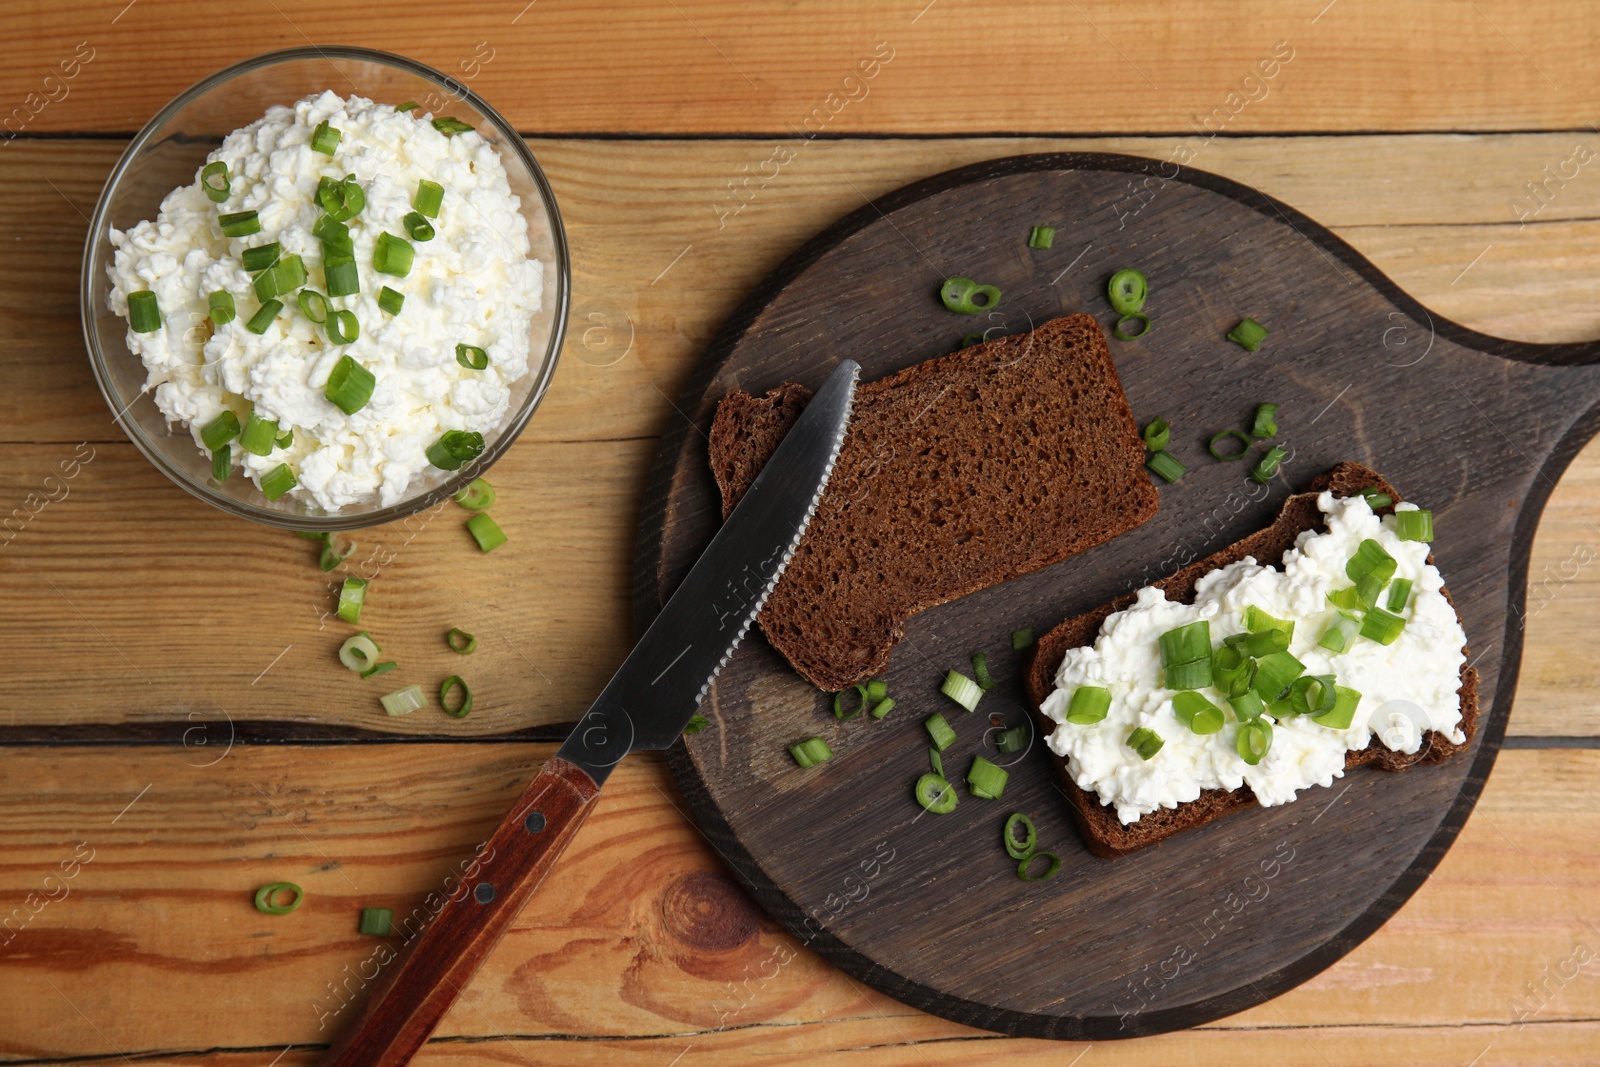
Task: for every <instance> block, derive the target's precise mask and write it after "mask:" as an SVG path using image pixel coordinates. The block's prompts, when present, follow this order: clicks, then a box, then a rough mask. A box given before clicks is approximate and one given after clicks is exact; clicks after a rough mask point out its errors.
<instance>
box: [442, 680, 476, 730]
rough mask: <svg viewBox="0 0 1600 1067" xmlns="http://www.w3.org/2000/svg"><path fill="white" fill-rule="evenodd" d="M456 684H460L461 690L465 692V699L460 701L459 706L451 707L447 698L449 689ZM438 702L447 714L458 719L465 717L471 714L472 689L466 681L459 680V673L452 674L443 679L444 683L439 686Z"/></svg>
mask: <svg viewBox="0 0 1600 1067" xmlns="http://www.w3.org/2000/svg"><path fill="white" fill-rule="evenodd" d="M457 686H460V687H461V692H462V693H464V694H466V699H465V700H463V701H462V702H461V706H460V707H459V708H452V707H451V706H450V701H449V699H448V698H449V696H450V690H452V689H454V688H456V687H457ZM439 703H440V705H441V706H443V708H444V710H445V713H446V714H447V715H454V716H455V717H456V718H458V719H465V718H466V717H467V716H468V715H471V714H472V690H471V689H470V688H468V686H467V683H466V682H463V681H462V680H461V675H459V674H452V675H451V676H450V677H448V678H446V679H445V680H444V684H443V685H441V686H440V687H439Z"/></svg>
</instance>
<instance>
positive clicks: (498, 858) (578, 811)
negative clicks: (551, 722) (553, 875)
mask: <svg viewBox="0 0 1600 1067" xmlns="http://www.w3.org/2000/svg"><path fill="white" fill-rule="evenodd" d="M599 793H600V787H599V786H597V785H595V783H594V780H593V779H591V778H590V777H589V775H588V774H587V773H586V772H585V771H583V770H582V769H581V768H579V767H578V766H576V765H575V764H572V763H569V762H567V761H566V760H564V759H560V758H552V759H551V760H549V761H548V762H547V763H545V765H544V766H543V767H542V768H540V770H539V774H538V775H537V776H536V777H535V778H534V779H533V781H532V782H531V783H529V785H528V788H527V790H525V791H524V792H523V794H522V797H521V799H520V800H518V801H517V804H516V806H515V807H514V808H512V809H511V814H509V815H507V816H506V818H505V819H504V820H503V821H502V822H501V823H500V825H499V827H498V828H496V829H495V831H494V833H493V834H492V835H491V836H490V837H489V840H487V841H486V842H484V843H483V845H482V846H480V847H479V850H478V855H477V856H476V857H475V859H474V860H473V861H472V862H471V863H470V864H469V865H467V867H466V868H465V870H464V871H463V872H462V875H461V877H460V878H459V879H457V878H455V877H454V876H452V877H451V878H447V879H445V886H444V887H443V888H444V892H443V893H440V894H436V895H434V896H431V897H429V900H430V901H436V900H442V901H443V904H442V905H440V906H438V908H437V913H436V914H433V913H432V906H431V905H425V906H424V907H422V908H419V909H418V911H417V912H414V913H412V914H413V916H417V918H416V919H413V918H412V917H409V916H408V917H406V918H405V919H402V920H401V924H400V926H399V927H398V928H397V930H396V932H397V933H402V934H405V933H407V932H408V929H409V930H410V933H411V936H410V937H409V938H408V941H407V945H406V947H404V948H402V949H401V952H400V954H399V955H398V957H397V958H394V959H392V960H391V961H390V962H389V963H388V965H387V967H385V969H384V970H385V973H384V974H383V975H382V976H381V977H380V978H379V980H378V983H377V984H376V985H375V986H374V987H373V990H372V995H371V998H370V999H369V1000H368V1001H367V1004H366V1007H365V1008H364V1009H363V1010H362V1012H361V1015H360V1016H359V1017H358V1018H357V1019H356V1020H354V1022H353V1024H352V1025H351V1026H350V1029H349V1030H348V1031H346V1032H345V1034H344V1035H343V1037H342V1038H340V1040H339V1041H338V1042H337V1043H336V1044H335V1045H334V1046H333V1048H332V1050H331V1051H330V1052H329V1053H328V1058H327V1060H325V1061H324V1062H325V1063H326V1064H328V1065H330V1067H401V1065H402V1064H405V1063H406V1062H408V1061H409V1060H410V1059H411V1057H412V1056H413V1055H415V1054H416V1051H417V1050H418V1049H420V1048H421V1047H422V1045H423V1043H424V1042H425V1041H427V1040H428V1035H429V1034H431V1033H433V1029H434V1027H436V1026H438V1025H439V1020H440V1019H442V1018H444V1014H445V1012H446V1011H448V1010H449V1008H450V1005H451V1004H452V1003H454V1002H455V999H456V997H457V996H459V995H460V994H461V990H462V989H464V988H465V987H466V985H467V983H468V982H469V981H470V980H471V978H472V975H473V973H474V972H475V971H477V969H478V967H479V966H480V965H481V964H482V963H483V961H484V960H485V959H487V958H488V956H489V953H490V952H492V951H493V950H494V946H495V945H496V944H497V943H498V942H499V941H500V938H501V937H502V936H503V935H504V934H505V932H506V930H508V929H510V927H511V924H512V922H513V921H515V919H516V917H517V915H518V914H519V913H520V912H521V911H522V908H523V905H525V904H526V903H527V902H528V898H529V897H531V896H532V895H533V891H534V890H535V889H537V888H538V887H539V883H540V882H541V881H543V880H544V876H545V874H546V873H547V872H548V871H549V870H550V868H551V867H552V866H554V865H555V862H556V859H557V858H558V857H559V856H560V855H561V853H562V851H563V850H564V849H565V848H566V847H567V842H569V841H571V840H572V838H573V836H574V835H575V834H576V833H577V832H578V827H580V826H582V825H583V820H584V819H585V818H586V817H587V816H588V814H589V811H590V809H591V807H593V804H594V799H595V797H597V796H598V795H599ZM452 881H456V882H457V883H458V884H456V885H454V886H451V884H450V883H451V882H452ZM418 913H420V915H419V914H418ZM430 914H431V915H432V917H431V918H427V916H428V915H430ZM424 918H426V924H425V925H422V926H421V929H420V931H419V930H416V929H413V928H412V927H414V926H415V924H417V923H421V922H422V920H423V919H424ZM419 933H420V936H417V935H418V934H419Z"/></svg>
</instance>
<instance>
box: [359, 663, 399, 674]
mask: <svg viewBox="0 0 1600 1067" xmlns="http://www.w3.org/2000/svg"><path fill="white" fill-rule="evenodd" d="M399 669H400V664H398V663H396V662H395V661H394V660H392V659H391V660H385V661H384V662H382V663H374V664H373V665H372V666H370V667H368V668H367V669H366V670H364V671H362V672H361V677H363V678H373V677H376V676H377V675H380V674H388V673H389V672H390V671H397V670H399Z"/></svg>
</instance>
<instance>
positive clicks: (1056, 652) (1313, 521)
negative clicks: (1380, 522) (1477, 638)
mask: <svg viewBox="0 0 1600 1067" xmlns="http://www.w3.org/2000/svg"><path fill="white" fill-rule="evenodd" d="M1368 487H1376V488H1377V489H1378V491H1379V492H1382V493H1387V494H1388V495H1389V496H1390V497H1391V498H1393V500H1395V501H1396V502H1398V501H1400V500H1401V496H1400V493H1399V491H1398V490H1396V489H1395V487H1394V486H1392V485H1390V484H1389V483H1388V482H1387V481H1386V480H1384V478H1383V477H1382V476H1380V475H1379V474H1378V473H1377V472H1376V471H1374V470H1372V469H1371V468H1369V467H1366V466H1363V465H1362V464H1360V463H1349V462H1347V463H1340V464H1339V465H1338V466H1336V467H1334V468H1333V469H1332V470H1330V471H1328V472H1326V473H1325V474H1322V475H1319V476H1318V477H1317V478H1316V479H1315V480H1313V481H1312V482H1311V484H1310V485H1309V486H1307V487H1306V490H1305V491H1304V492H1301V493H1297V494H1295V495H1294V496H1291V497H1290V498H1289V499H1288V500H1286V501H1284V504H1283V508H1282V509H1281V510H1280V511H1279V512H1278V517H1277V518H1276V519H1275V520H1273V522H1272V525H1270V526H1267V527H1266V528H1264V529H1261V530H1257V531H1256V532H1255V533H1253V534H1250V535H1249V536H1247V537H1244V538H1242V539H1241V540H1238V541H1235V542H1234V543H1233V544H1231V545H1229V546H1228V547H1226V548H1224V549H1221V550H1220V551H1218V552H1215V553H1213V554H1212V555H1210V556H1207V557H1206V558H1205V559H1202V560H1198V561H1196V562H1194V563H1191V564H1189V565H1188V566H1187V567H1184V568H1182V569H1181V570H1179V571H1176V572H1174V573H1173V574H1170V575H1168V576H1167V577H1165V578H1163V579H1161V580H1160V581H1158V582H1155V583H1153V584H1154V585H1155V586H1156V587H1157V588H1159V589H1161V590H1162V591H1163V592H1165V593H1166V595H1167V598H1168V599H1169V600H1177V601H1182V602H1184V603H1192V602H1193V601H1194V594H1195V583H1196V582H1198V581H1199V580H1200V578H1201V576H1203V575H1205V574H1208V573H1210V572H1211V571H1214V570H1217V569H1218V568H1220V567H1225V566H1227V565H1228V564H1230V563H1236V562H1238V561H1239V560H1241V559H1243V558H1244V557H1246V556H1253V557H1255V559H1256V560H1257V561H1260V562H1263V563H1266V562H1271V563H1272V564H1273V565H1277V564H1279V563H1281V561H1282V559H1283V554H1284V553H1285V552H1287V551H1288V550H1289V549H1290V548H1293V547H1294V543H1295V539H1296V538H1298V537H1299V536H1300V534H1301V533H1303V532H1305V531H1307V530H1319V529H1322V528H1323V521H1322V512H1321V511H1320V510H1319V509H1318V507H1317V496H1318V495H1319V494H1320V493H1322V491H1323V490H1325V489H1331V490H1332V491H1333V493H1334V495H1335V496H1352V495H1354V494H1356V493H1359V492H1360V491H1361V490H1363V489H1366V488H1368ZM1378 510H1379V512H1380V513H1385V512H1389V511H1392V510H1393V506H1392V505H1391V506H1389V507H1388V508H1380V509H1378ZM1428 561H1429V562H1430V563H1431V562H1432V561H1433V556H1432V554H1431V553H1430V554H1429V556H1428ZM1443 592H1444V596H1445V599H1446V600H1450V592H1449V590H1448V589H1445V590H1443ZM1137 596H1138V593H1137V591H1134V592H1130V593H1125V594H1123V595H1122V596H1119V597H1117V598H1116V599H1114V600H1111V601H1109V602H1108V603H1105V604H1102V605H1100V606H1099V607H1097V608H1094V609H1093V610H1090V611H1086V612H1084V613H1083V614H1081V615H1076V616H1074V617H1073V618H1070V619H1067V620H1066V621H1065V622H1063V623H1061V624H1060V625H1059V626H1057V627H1055V628H1054V629H1053V630H1051V631H1050V632H1049V633H1047V634H1045V635H1044V636H1043V637H1041V638H1039V640H1038V642H1037V643H1036V644H1035V645H1034V646H1033V648H1032V649H1031V650H1030V651H1029V653H1028V657H1027V659H1026V661H1025V665H1024V683H1023V684H1024V688H1025V689H1026V691H1027V696H1028V707H1029V710H1030V711H1031V712H1032V713H1033V716H1034V722H1035V724H1036V725H1037V727H1038V729H1039V731H1040V734H1039V736H1040V737H1046V736H1048V735H1049V734H1051V733H1053V732H1054V731H1055V729H1056V722H1055V720H1053V719H1051V718H1050V717H1049V716H1048V715H1046V714H1044V711H1043V710H1042V705H1043V704H1044V700H1045V698H1046V697H1048V696H1049V695H1050V693H1051V692H1053V691H1054V689H1055V676H1056V672H1057V671H1058V670H1059V669H1060V667H1061V661H1062V660H1063V659H1064V658H1065V656H1066V653H1067V650H1068V649H1071V648H1078V647H1081V646H1083V645H1089V644H1093V643H1094V640H1095V637H1096V635H1097V634H1098V633H1099V631H1100V624H1101V623H1103V622H1105V620H1106V617H1107V616H1109V615H1111V614H1112V613H1113V612H1117V611H1121V610H1123V609H1124V608H1127V607H1129V606H1130V605H1132V604H1133V602H1134V600H1135V599H1136V598H1137ZM1450 603H1451V605H1452V606H1454V603H1455V602H1454V601H1450ZM1463 652H1465V653H1466V655H1467V662H1465V663H1463V664H1462V666H1461V686H1460V688H1459V689H1457V691H1456V692H1457V694H1458V695H1459V696H1460V699H1461V732H1462V733H1463V734H1464V735H1465V736H1466V740H1465V741H1463V742H1462V743H1461V744H1456V743H1455V742H1453V741H1451V740H1450V738H1448V737H1446V736H1445V735H1443V734H1441V733H1438V732H1437V731H1434V730H1429V731H1427V732H1426V733H1424V735H1423V744H1422V746H1421V747H1420V748H1419V749H1418V750H1417V751H1416V752H1415V753H1414V754H1411V755H1407V754H1406V753H1403V752H1394V751H1392V750H1390V749H1389V748H1388V747H1387V746H1385V745H1384V744H1383V742H1381V741H1380V740H1378V739H1377V738H1376V737H1374V738H1373V739H1372V740H1371V741H1370V742H1369V743H1368V744H1367V747H1366V748H1363V749H1359V750H1353V751H1351V752H1349V753H1347V754H1346V755H1345V761H1344V765H1345V769H1346V770H1350V769H1351V768H1354V767H1359V766H1362V765H1363V764H1369V763H1370V764H1374V765H1376V766H1378V767H1380V768H1382V769H1383V770H1386V771H1402V770H1405V769H1406V768H1407V767H1411V766H1413V765H1415V764H1417V763H1422V762H1427V763H1440V762H1442V761H1444V760H1446V759H1449V758H1450V757H1451V756H1453V755H1455V754H1456V753H1457V752H1459V751H1461V750H1462V749H1463V748H1465V747H1466V746H1467V745H1469V744H1471V743H1472V738H1473V736H1474V735H1475V734H1476V733H1477V728H1478V716H1479V707H1478V672H1477V670H1476V669H1475V668H1474V667H1472V666H1471V659H1472V654H1471V651H1470V650H1468V649H1465V648H1464V649H1463ZM1045 751H1046V755H1047V756H1048V757H1049V759H1050V763H1051V767H1052V769H1053V770H1054V772H1055V775H1056V778H1057V780H1058V783H1059V785H1060V788H1061V790H1062V792H1063V793H1064V794H1065V796H1066V799H1067V806H1068V809H1069V811H1070V813H1071V816H1072V821H1073V823H1074V824H1075V825H1076V826H1077V828H1078V833H1079V834H1081V835H1082V837H1083V840H1084V844H1086V845H1087V846H1088V848H1089V851H1090V852H1092V853H1094V854H1095V855H1096V856H1100V857H1102V858H1105V859H1115V858H1117V857H1118V856H1126V855H1128V854H1129V853H1131V852H1136V851H1138V850H1139V849H1141V848H1145V847H1148V846H1149V845H1153V844H1155V843H1157V842H1158V841H1161V840H1164V839H1165V838H1168V837H1170V836H1172V835H1173V834H1175V833H1178V832H1179V831H1181V830H1187V829H1189V828H1191V827H1195V826H1203V825H1204V824H1206V823H1208V822H1211V821H1212V820H1213V819H1217V818H1220V817H1221V816H1223V815H1226V814H1228V813H1229V812H1230V811H1237V810H1239V809H1240V808H1244V807H1248V806H1250V805H1251V804H1253V803H1255V799H1256V798H1255V793H1254V792H1253V791H1252V790H1251V789H1250V787H1249V786H1248V785H1243V786H1240V787H1239V788H1238V789H1234V790H1224V789H1207V790H1205V791H1204V792H1202V793H1201V794H1200V796H1199V798H1198V799H1196V800H1193V801H1189V802H1187V803H1184V804H1179V805H1178V806H1177V807H1175V808H1158V809H1156V810H1155V811H1153V812H1150V813H1148V814H1146V815H1143V816H1141V817H1140V818H1139V819H1138V820H1137V821H1136V822H1133V823H1131V824H1129V825H1127V826H1124V825H1122V822H1121V820H1119V819H1118V818H1117V814H1116V810H1115V809H1114V808H1113V807H1112V806H1110V805H1106V804H1102V803H1101V801H1100V797H1099V795H1098V794H1096V793H1094V792H1092V791H1089V790H1086V789H1083V788H1080V787H1079V785H1078V783H1077V782H1075V781H1073V780H1072V774H1071V772H1070V771H1069V770H1068V767H1067V760H1066V759H1065V758H1064V757H1061V756H1057V755H1056V754H1055V753H1054V752H1050V751H1049V749H1048V748H1047V749H1046V750H1045Z"/></svg>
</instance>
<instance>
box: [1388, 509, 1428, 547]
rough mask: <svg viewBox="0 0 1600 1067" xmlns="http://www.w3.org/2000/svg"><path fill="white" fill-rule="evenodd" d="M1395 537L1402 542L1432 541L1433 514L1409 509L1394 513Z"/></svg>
mask: <svg viewBox="0 0 1600 1067" xmlns="http://www.w3.org/2000/svg"><path fill="white" fill-rule="evenodd" d="M1394 532H1395V536H1397V537H1399V538H1400V540H1402V541H1432V540H1433V512H1431V511H1423V510H1421V509H1416V510H1413V509H1410V508H1407V509H1406V510H1404V511H1399V510H1396V511H1395V513H1394Z"/></svg>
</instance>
